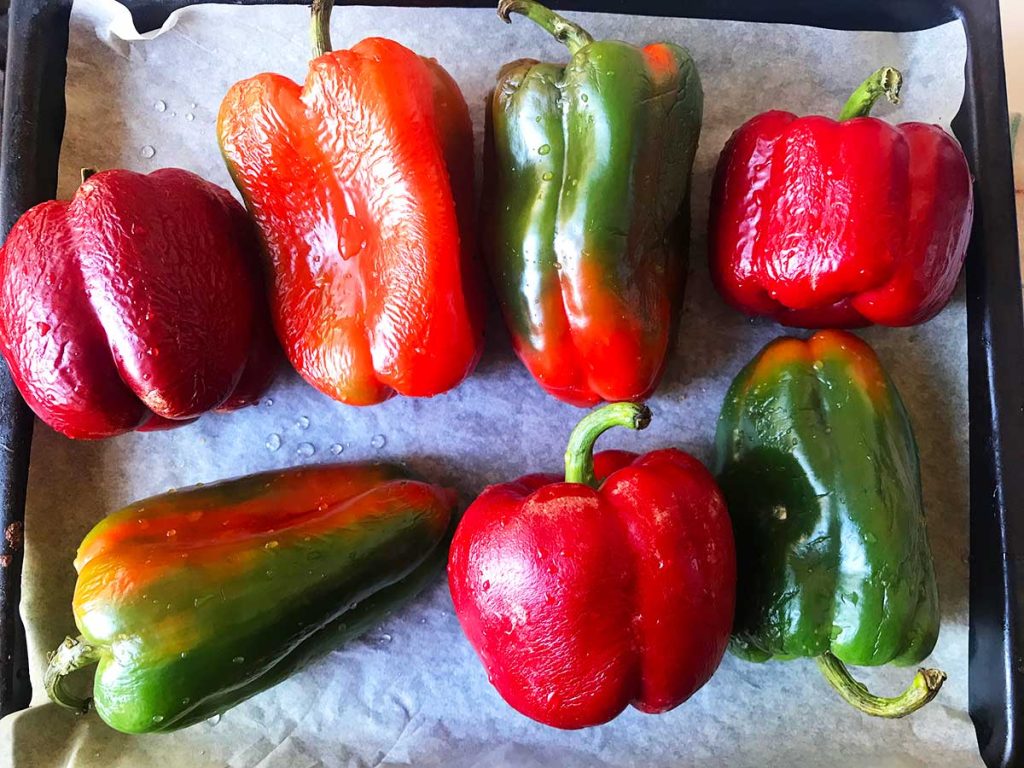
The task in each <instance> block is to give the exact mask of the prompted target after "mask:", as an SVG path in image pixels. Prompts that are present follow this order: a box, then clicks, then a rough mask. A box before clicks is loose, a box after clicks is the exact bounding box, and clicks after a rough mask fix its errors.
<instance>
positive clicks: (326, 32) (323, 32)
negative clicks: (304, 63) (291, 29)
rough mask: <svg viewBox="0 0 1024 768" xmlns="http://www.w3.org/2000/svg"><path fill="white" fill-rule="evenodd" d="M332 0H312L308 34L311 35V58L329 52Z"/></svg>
mask: <svg viewBox="0 0 1024 768" xmlns="http://www.w3.org/2000/svg"><path fill="white" fill-rule="evenodd" d="M332 10H334V0H313V5H312V6H311V7H310V9H309V12H310V16H311V19H312V24H311V26H310V30H309V31H310V34H311V35H312V37H313V58H314V59H317V58H320V57H321V56H323V55H324V54H325V53H330V52H331V11H332Z"/></svg>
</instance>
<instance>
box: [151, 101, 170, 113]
mask: <svg viewBox="0 0 1024 768" xmlns="http://www.w3.org/2000/svg"><path fill="white" fill-rule="evenodd" d="M153 109H155V110H156V111H157V112H166V111H167V102H166V101H164V100H163V99H157V100H156V101H154V102H153Z"/></svg>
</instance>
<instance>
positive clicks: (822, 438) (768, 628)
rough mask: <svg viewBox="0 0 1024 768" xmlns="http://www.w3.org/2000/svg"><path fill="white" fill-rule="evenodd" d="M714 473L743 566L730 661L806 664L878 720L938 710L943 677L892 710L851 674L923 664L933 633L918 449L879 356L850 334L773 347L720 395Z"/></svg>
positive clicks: (932, 673)
mask: <svg viewBox="0 0 1024 768" xmlns="http://www.w3.org/2000/svg"><path fill="white" fill-rule="evenodd" d="M717 461H718V475H719V481H720V483H721V487H722V490H723V492H724V493H725V497H726V500H727V503H728V507H729V511H730V514H731V515H732V518H733V527H734V529H735V535H736V545H737V560H738V564H739V583H738V589H737V607H736V621H735V625H734V628H733V651H734V653H736V654H737V655H739V656H741V657H743V658H746V659H748V660H751V661H766V660H768V659H772V658H777V659H792V658H799V657H813V658H815V659H816V660H817V661H818V664H819V666H820V668H821V670H822V672H823V674H824V675H825V677H826V678H827V679H828V680H829V682H830V683H832V685H833V686H835V687H836V689H837V690H838V691H839V693H840V694H841V695H842V696H843V697H844V698H845V699H846V700H847V701H849V702H850V703H851V704H853V705H854V706H856V707H857V708H859V709H861V710H862V711H864V712H867V713H868V714H872V715H877V716H881V717H902V716H903V715H906V714H909V713H910V712H912V711H914V710H915V709H918V708H920V707H921V706H923V705H924V704H926V703H927V702H928V701H930V700H931V699H932V698H933V697H934V696H935V694H936V693H937V692H938V689H939V687H940V686H941V685H942V682H943V680H945V674H944V673H942V672H939V671H938V670H920V671H919V672H918V674H917V676H916V677H915V679H914V682H913V683H912V685H911V686H910V688H909V689H907V691H906V692H904V693H903V694H902V695H901V696H898V697H896V698H893V699H885V698H881V697H877V696H873V695H871V694H870V693H868V691H867V690H866V689H865V688H864V687H863V686H862V685H860V684H859V683H858V682H857V681H855V680H854V679H853V678H852V677H851V676H850V674H849V673H848V672H847V670H846V667H845V664H853V665H863V666H877V665H883V664H890V663H892V664H916V663H917V662H919V661H921V660H922V659H923V658H924V657H925V656H927V655H928V654H929V653H930V652H931V650H932V648H933V646H934V645H935V641H936V638H937V637H938V632H939V610H938V593H937V590H936V585H935V573H934V568H933V565H932V558H931V553H930V550H929V548H928V539H927V535H926V531H925V522H924V513H923V509H922V504H921V480H920V470H919V462H918V453H917V444H916V442H915V440H914V434H913V431H912V429H911V425H910V420H909V418H908V416H907V412H906V409H905V408H904V406H903V402H902V401H901V400H900V396H899V393H898V392H897V391H896V388H895V386H894V385H893V383H892V382H891V381H890V379H889V377H888V376H887V375H886V373H885V371H884V370H883V368H882V366H881V363H880V362H879V360H878V358H877V357H876V355H875V353H874V351H873V350H872V349H871V347H869V346H868V345H867V344H866V343H865V342H864V341H862V340H860V339H859V338H857V337H856V336H854V335H852V334H849V333H844V332H841V331H824V332H821V333H818V334H815V335H814V336H812V337H811V338H810V339H807V340H806V341H804V340H800V339H795V338H780V339H776V340H775V341H773V342H772V343H770V344H768V345H767V346H766V347H765V348H764V349H763V350H762V351H761V353H760V354H759V355H758V356H757V357H756V358H755V359H754V360H753V361H752V362H750V363H749V364H748V365H747V366H746V367H745V368H744V369H743V371H742V372H741V373H740V374H739V376H737V377H736V380H735V381H734V382H733V383H732V386H731V387H730V389H729V392H728V394H727V395H726V398H725V404H724V406H723V408H722V414H721V417H720V418H719V422H718V433H717Z"/></svg>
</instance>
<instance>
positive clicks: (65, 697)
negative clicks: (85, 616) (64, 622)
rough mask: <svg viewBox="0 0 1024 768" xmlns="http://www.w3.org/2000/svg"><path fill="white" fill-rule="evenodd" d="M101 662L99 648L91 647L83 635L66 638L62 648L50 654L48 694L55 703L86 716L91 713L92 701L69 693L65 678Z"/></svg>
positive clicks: (47, 681) (45, 676)
mask: <svg viewBox="0 0 1024 768" xmlns="http://www.w3.org/2000/svg"><path fill="white" fill-rule="evenodd" d="M99 660H100V651H99V648H97V647H96V646H94V645H89V644H88V643H87V642H85V640H84V639H83V638H82V636H81V635H79V636H78V637H77V638H74V637H65V638H64V642H63V643H61V644H60V647H58V648H57V650H56V651H54V652H53V653H51V654H50V663H49V664H48V665H47V667H46V674H45V675H44V677H43V685H44V687H45V688H46V694H47V695H48V696H49V697H50V699H51V700H52V701H53V702H54V703H56V704H60V705H61V706H62V707H67V708H68V709H73V710H75V711H76V712H79V713H81V714H85V713H86V712H88V711H89V704H90V702H91V701H92V699H83V698H80V697H78V696H75V695H74V694H72V693H69V692H68V691H67V689H65V688H64V678H65V677H67V676H68V675H70V674H71V673H72V672H74V671H75V670H77V669H82V668H83V667H88V666H90V665H92V664H95V663H96V662H98V661H99Z"/></svg>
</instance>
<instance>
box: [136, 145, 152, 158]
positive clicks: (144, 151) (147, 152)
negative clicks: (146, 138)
mask: <svg viewBox="0 0 1024 768" xmlns="http://www.w3.org/2000/svg"><path fill="white" fill-rule="evenodd" d="M139 155H140V156H141V157H144V158H145V159H146V160H149V159H150V158H151V157H153V156H154V155H156V149H155V148H154V147H153V145H152V144H145V145H143V147H142V148H141V149H140V150H139Z"/></svg>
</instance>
